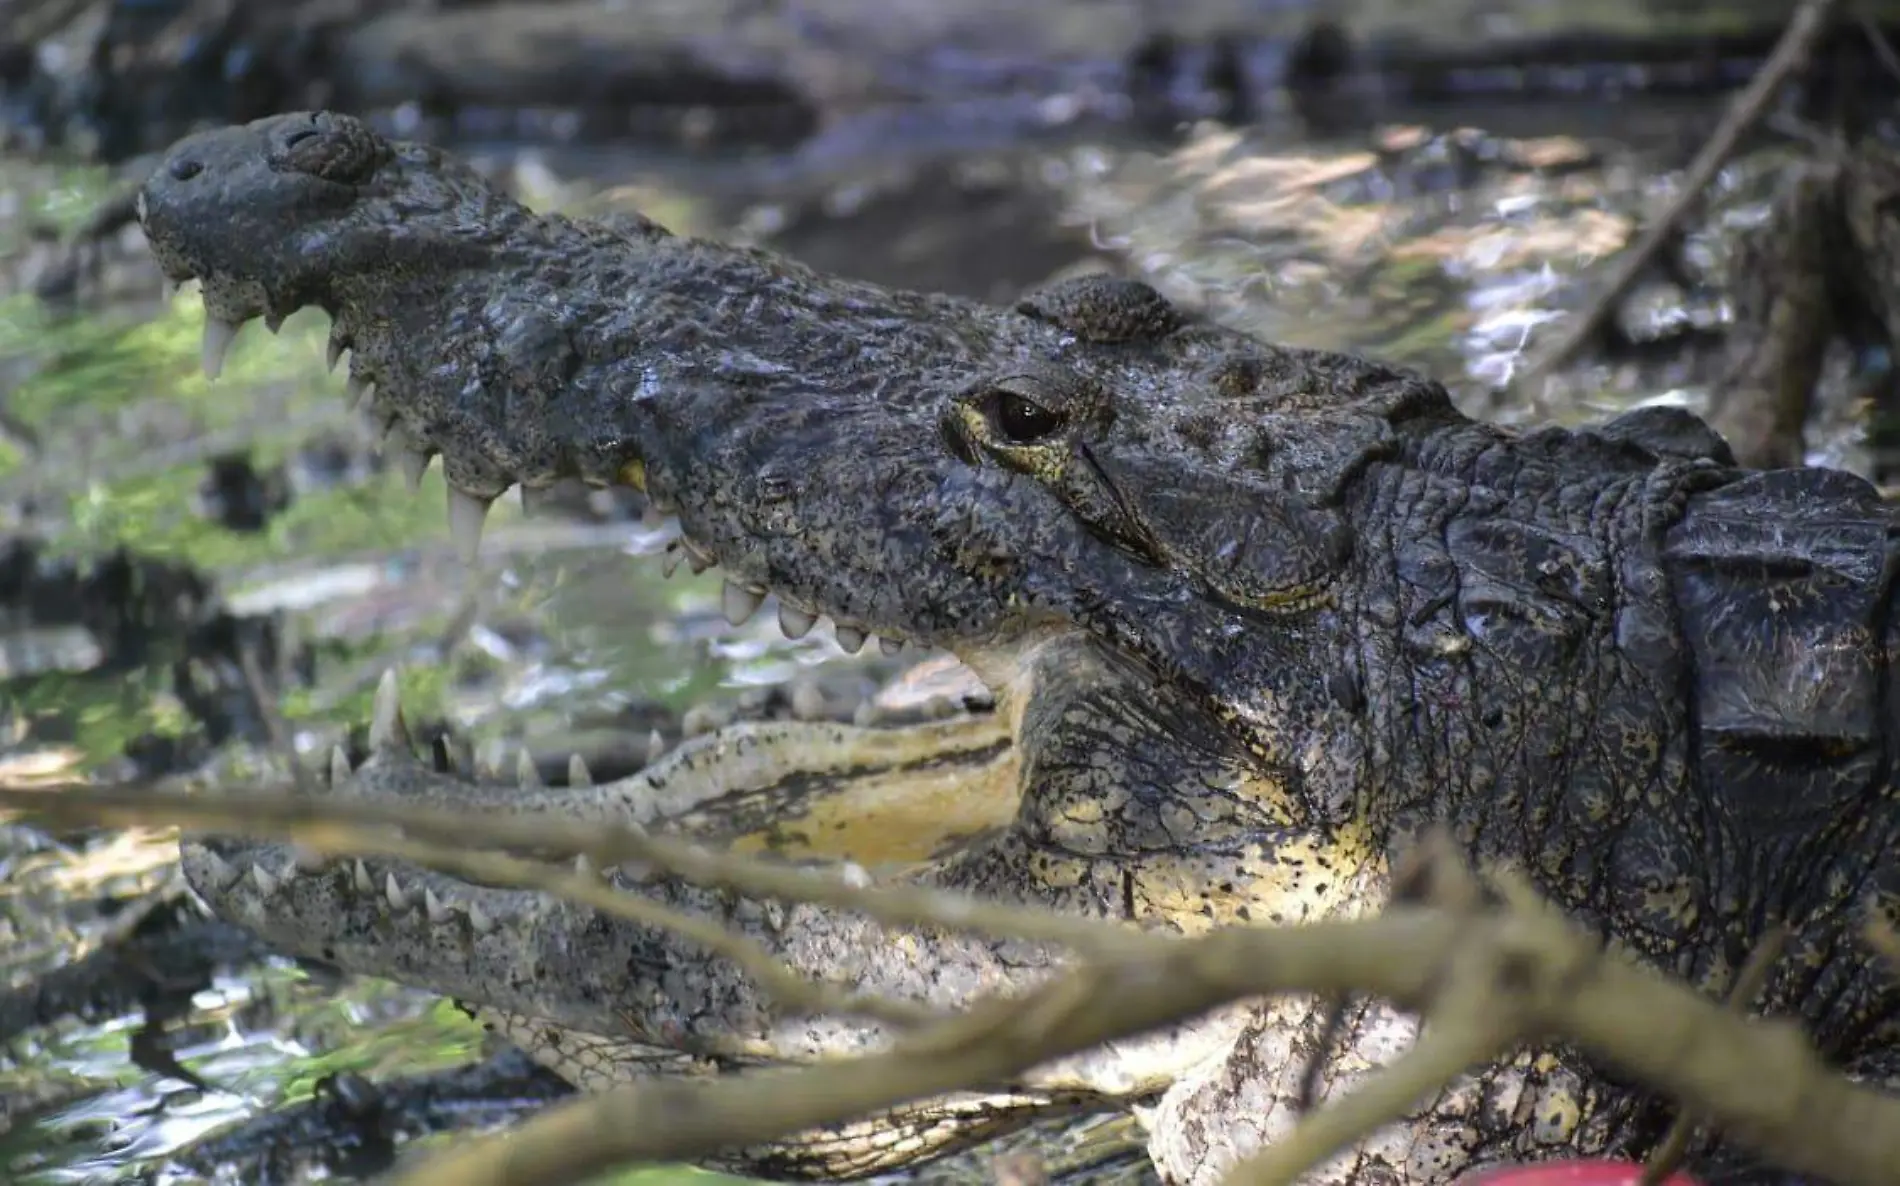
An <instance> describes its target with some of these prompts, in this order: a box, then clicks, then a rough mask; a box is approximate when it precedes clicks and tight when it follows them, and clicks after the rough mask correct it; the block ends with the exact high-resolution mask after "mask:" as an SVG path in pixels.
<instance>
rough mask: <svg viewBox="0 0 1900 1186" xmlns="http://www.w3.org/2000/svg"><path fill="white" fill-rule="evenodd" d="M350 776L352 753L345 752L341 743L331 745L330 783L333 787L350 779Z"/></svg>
mask: <svg viewBox="0 0 1900 1186" xmlns="http://www.w3.org/2000/svg"><path fill="white" fill-rule="evenodd" d="M349 777H350V755H348V754H346V753H344V752H343V747H342V746H340V745H333V746H331V747H330V785H331V786H333V787H334V786H340V785H341V784H343V783H345V782H347V781H349Z"/></svg>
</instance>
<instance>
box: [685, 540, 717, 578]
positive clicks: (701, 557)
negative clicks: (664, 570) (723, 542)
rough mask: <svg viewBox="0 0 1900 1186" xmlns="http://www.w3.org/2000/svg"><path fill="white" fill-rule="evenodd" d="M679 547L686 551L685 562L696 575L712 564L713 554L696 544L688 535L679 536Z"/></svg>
mask: <svg viewBox="0 0 1900 1186" xmlns="http://www.w3.org/2000/svg"><path fill="white" fill-rule="evenodd" d="M680 547H681V548H683V549H685V551H686V564H687V566H688V567H689V568H691V569H692V570H693V575H694V576H698V575H699V574H700V573H702V572H705V571H706V570H707V569H709V568H711V567H712V566H713V554H712V553H711V552H708V551H707V550H706V549H705V548H704V547H702V546H701V545H699V544H696V543H694V542H693V541H692V539H691V537H689V536H684V535H682V536H680Z"/></svg>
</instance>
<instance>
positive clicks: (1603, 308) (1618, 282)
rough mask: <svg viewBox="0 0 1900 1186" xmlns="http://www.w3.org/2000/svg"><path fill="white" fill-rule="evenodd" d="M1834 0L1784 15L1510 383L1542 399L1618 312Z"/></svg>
mask: <svg viewBox="0 0 1900 1186" xmlns="http://www.w3.org/2000/svg"><path fill="white" fill-rule="evenodd" d="M1835 3H1836V0H1804V2H1803V3H1802V5H1801V7H1799V8H1797V9H1795V12H1794V15H1793V16H1792V17H1791V18H1789V20H1788V28H1787V30H1786V31H1785V32H1783V33H1782V35H1781V40H1780V41H1778V42H1777V43H1776V44H1775V49H1774V52H1773V53H1772V54H1770V55H1769V57H1768V60H1767V61H1766V62H1764V63H1762V67H1761V69H1760V70H1758V71H1756V72H1755V77H1754V78H1752V79H1750V80H1749V83H1748V86H1747V87H1745V88H1744V89H1743V90H1742V92H1741V94H1739V95H1737V96H1735V101H1734V102H1733V103H1731V104H1730V105H1729V109H1728V112H1727V113H1726V114H1725V115H1724V116H1723V117H1722V122H1721V123H1720V124H1718V125H1717V126H1716V129H1715V132H1714V134H1713V135H1711V136H1710V137H1709V142H1708V143H1707V144H1705V145H1704V146H1703V148H1702V151H1701V152H1700V153H1698V154H1697V155H1696V158H1695V160H1694V161H1693V162H1692V163H1691V164H1690V166H1689V168H1688V171H1687V172H1685V173H1684V174H1683V176H1682V184H1681V185H1680V186H1679V187H1678V188H1677V190H1676V193H1675V196H1674V197H1673V198H1671V199H1670V201H1669V204H1668V205H1667V206H1665V207H1664V208H1663V210H1662V213H1661V214H1660V215H1658V216H1657V217H1656V219H1655V220H1654V221H1652V222H1651V223H1650V224H1649V226H1648V228H1647V229H1645V230H1644V232H1643V236H1642V238H1641V239H1639V240H1638V241H1637V243H1636V245H1635V246H1634V247H1631V248H1629V249H1628V250H1627V251H1624V252H1623V253H1622V254H1621V255H1619V256H1618V257H1617V260H1616V263H1615V264H1614V265H1613V266H1612V268H1611V269H1610V276H1609V279H1608V281H1607V282H1606V283H1605V284H1604V286H1603V288H1602V290H1601V291H1599V292H1598V293H1597V295H1596V296H1595V297H1593V298H1591V301H1590V303H1589V304H1588V305H1586V306H1584V308H1583V309H1581V310H1579V311H1578V312H1577V313H1576V315H1574V316H1573V317H1572V318H1571V319H1570V322H1569V325H1568V326H1567V328H1566V329H1565V331H1564V334H1563V336H1562V337H1561V338H1559V339H1558V340H1557V342H1556V344H1555V345H1554V346H1552V347H1551V348H1550V349H1549V350H1547V351H1546V352H1545V353H1544V354H1543V356H1542V358H1540V359H1539V360H1538V361H1536V362H1533V363H1532V364H1531V365H1530V366H1528V367H1526V368H1525V369H1524V370H1523V371H1522V372H1520V374H1519V375H1518V377H1517V380H1516V382H1515V383H1514V384H1513V385H1512V386H1513V387H1514V388H1515V389H1516V390H1517V391H1519V392H1526V393H1528V395H1527V398H1528V399H1529V400H1530V402H1531V403H1532V404H1533V405H1536V404H1538V403H1541V402H1542V401H1541V399H1540V397H1539V396H1538V395H1537V394H1536V389H1537V388H1539V387H1540V386H1541V385H1542V384H1543V382H1544V380H1545V379H1546V378H1548V377H1549V376H1550V374H1551V372H1552V371H1554V370H1556V369H1557V368H1558V367H1561V366H1563V365H1564V364H1565V363H1567V362H1569V361H1570V360H1571V359H1572V358H1573V357H1575V356H1576V354H1577V352H1578V351H1579V350H1581V349H1583V347H1584V346H1585V345H1587V344H1588V343H1589V342H1590V341H1592V340H1593V339H1594V338H1596V336H1597V335H1598V334H1600V333H1601V332H1602V331H1603V327H1604V326H1605V325H1607V324H1608V323H1609V322H1610V320H1611V319H1612V318H1613V317H1615V316H1616V311H1617V309H1618V308H1619V307H1620V306H1621V305H1622V303H1623V299H1624V298H1625V297H1626V296H1628V295H1629V290H1630V289H1631V287H1633V286H1634V285H1635V283H1636V281H1637V279H1638V278H1639V277H1640V276H1641V275H1642V274H1643V272H1644V271H1645V270H1646V269H1647V268H1648V267H1649V264H1650V261H1651V260H1653V259H1654V258H1655V256H1656V253H1657V252H1659V251H1661V250H1662V249H1663V247H1664V246H1665V245H1666V244H1667V243H1668V242H1669V240H1670V239H1671V238H1672V237H1673V236H1674V235H1675V233H1676V228H1677V227H1678V226H1679V225H1681V223H1682V221H1683V219H1685V218H1687V217H1688V216H1689V213H1690V211H1692V210H1694V209H1695V208H1696V205H1697V203H1698V202H1700V201H1701V200H1702V196H1703V193H1704V191H1706V190H1707V189H1708V187H1709V184H1710V183H1711V182H1713V181H1714V180H1715V175H1716V174H1717V173H1719V172H1721V169H1722V166H1723V165H1724V164H1726V163H1727V162H1728V159H1729V158H1730V157H1731V156H1733V155H1734V154H1735V149H1736V147H1737V146H1738V145H1739V144H1740V143H1741V141H1742V137H1743V136H1746V135H1747V134H1748V132H1749V130H1750V129H1752V128H1753V127H1754V126H1755V125H1756V124H1758V123H1760V122H1761V119H1762V117H1763V115H1765V114H1766V113H1767V110H1768V105H1769V103H1770V101H1771V100H1773V99H1774V97H1775V92H1776V91H1777V90H1778V89H1779V88H1780V87H1781V84H1782V83H1783V82H1785V81H1787V78H1788V76H1789V75H1790V74H1792V73H1794V71H1795V70H1797V69H1799V68H1800V66H1801V64H1802V63H1803V62H1805V61H1806V60H1807V58H1808V54H1809V53H1810V51H1812V49H1813V47H1814V40H1815V38H1816V37H1818V36H1819V35H1820V33H1821V31H1822V30H1823V29H1825V28H1826V27H1827V24H1828V21H1829V20H1830V19H1831V17H1832V15H1833V9H1834V7H1835Z"/></svg>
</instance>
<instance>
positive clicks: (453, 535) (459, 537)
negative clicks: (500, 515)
mask: <svg viewBox="0 0 1900 1186" xmlns="http://www.w3.org/2000/svg"><path fill="white" fill-rule="evenodd" d="M487 521H488V504H487V503H486V502H484V501H483V500H481V499H479V498H476V497H475V496H474V495H473V494H470V493H468V492H467V491H464V490H457V489H456V488H455V487H454V486H450V487H449V540H450V542H452V543H453V544H454V545H455V554H456V555H457V556H460V557H461V558H462V563H464V564H473V563H475V561H476V559H477V558H478V557H480V555H481V552H482V524H484V523H486V522H487Z"/></svg>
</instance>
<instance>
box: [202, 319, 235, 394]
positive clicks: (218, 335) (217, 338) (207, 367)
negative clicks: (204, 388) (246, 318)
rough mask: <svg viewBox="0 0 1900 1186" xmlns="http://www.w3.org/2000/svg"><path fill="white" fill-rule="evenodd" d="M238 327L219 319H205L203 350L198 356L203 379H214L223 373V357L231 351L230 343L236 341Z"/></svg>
mask: <svg viewBox="0 0 1900 1186" xmlns="http://www.w3.org/2000/svg"><path fill="white" fill-rule="evenodd" d="M237 334H238V326H237V325H235V324H234V323H232V322H229V321H226V320H224V319H223V318H221V317H211V316H207V317H206V318H205V340H204V348H203V351H202V353H201V354H200V356H199V365H200V366H202V367H203V368H204V373H205V378H207V379H216V378H217V377H218V376H219V375H220V374H222V373H224V356H225V355H226V354H228V353H229V352H230V350H231V343H232V342H234V341H236V340H237Z"/></svg>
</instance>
